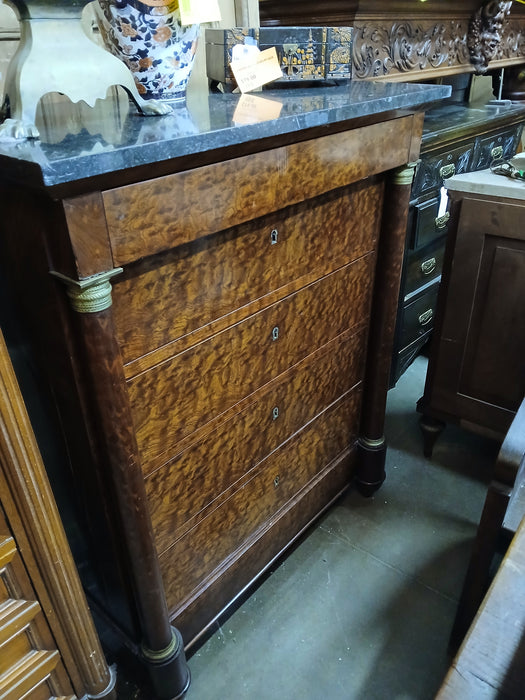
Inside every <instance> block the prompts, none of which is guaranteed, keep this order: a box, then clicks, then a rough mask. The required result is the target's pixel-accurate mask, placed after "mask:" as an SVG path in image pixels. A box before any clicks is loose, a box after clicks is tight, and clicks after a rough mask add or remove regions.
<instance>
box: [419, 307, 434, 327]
mask: <svg viewBox="0 0 525 700" xmlns="http://www.w3.org/2000/svg"><path fill="white" fill-rule="evenodd" d="M433 316H434V311H433V310H432V309H427V310H426V311H423V313H422V314H421V316H420V317H419V323H420V324H421V325H422V326H427V325H428V324H429V323H430V321H432V318H433Z"/></svg>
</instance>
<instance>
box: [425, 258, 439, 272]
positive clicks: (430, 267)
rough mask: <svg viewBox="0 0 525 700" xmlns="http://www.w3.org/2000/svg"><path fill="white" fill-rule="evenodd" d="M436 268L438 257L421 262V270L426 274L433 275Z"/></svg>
mask: <svg viewBox="0 0 525 700" xmlns="http://www.w3.org/2000/svg"><path fill="white" fill-rule="evenodd" d="M435 269H436V258H429V259H428V260H425V261H424V262H422V263H421V272H422V273H423V274H424V275H431V274H432V273H433V272H434V270H435Z"/></svg>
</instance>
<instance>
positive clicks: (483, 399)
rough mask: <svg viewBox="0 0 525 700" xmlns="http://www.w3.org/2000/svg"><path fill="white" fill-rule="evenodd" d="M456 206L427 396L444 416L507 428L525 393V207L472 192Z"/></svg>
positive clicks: (491, 428) (501, 431) (493, 427)
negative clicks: (524, 351) (523, 352)
mask: <svg viewBox="0 0 525 700" xmlns="http://www.w3.org/2000/svg"><path fill="white" fill-rule="evenodd" d="M455 211H456V212H457V215H459V220H458V225H457V238H456V241H455V248H454V258H453V266H452V271H451V274H450V280H449V282H448V287H447V288H446V289H444V290H443V295H442V296H443V302H440V304H441V305H442V309H443V314H444V316H443V321H442V325H441V327H440V333H439V339H438V340H436V347H435V348H434V352H435V357H436V361H435V363H433V365H434V370H433V374H432V375H431V381H429V382H428V383H427V384H428V391H431V392H432V395H431V398H430V394H428V393H427V390H426V396H428V397H429V399H430V403H431V407H432V410H435V411H437V412H438V414H439V412H441V413H443V414H444V415H446V414H451V415H453V416H461V418H462V420H463V421H466V422H472V423H473V424H477V425H480V426H481V425H483V426H485V427H486V428H487V429H489V430H492V431H496V432H498V433H501V434H503V433H504V432H505V431H506V429H507V427H508V425H509V423H510V421H511V419H512V416H513V415H514V412H515V410H516V408H517V406H518V404H519V401H520V399H521V398H522V397H523V394H524V393H525V369H524V367H525V365H524V364H523V359H522V357H521V356H520V351H519V348H523V347H524V345H525V319H524V316H523V314H522V313H521V310H522V308H523V303H522V300H523V294H524V292H525V284H524V282H523V280H524V276H525V232H524V230H523V226H522V222H523V220H524V216H525V206H524V205H523V204H521V203H517V202H516V201H515V200H514V201H508V200H499V201H490V200H486V199H483V198H478V197H468V196H465V197H464V198H463V200H462V201H461V206H460V207H458V208H457V209H456V210H455ZM511 282H512V283H511ZM445 299H446V302H445ZM508 390H510V392H511V393H510V395H509V396H507V397H505V393H504V392H505V391H508ZM513 399H514V401H513Z"/></svg>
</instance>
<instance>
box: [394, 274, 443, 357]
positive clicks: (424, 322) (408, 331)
mask: <svg viewBox="0 0 525 700" xmlns="http://www.w3.org/2000/svg"><path fill="white" fill-rule="evenodd" d="M438 288H439V284H435V285H433V286H432V287H431V288H430V289H428V290H427V291H426V292H425V293H424V294H422V295H421V296H418V297H417V298H416V299H414V301H411V302H409V303H408V304H406V305H405V307H404V309H403V323H402V327H401V328H402V330H401V342H400V347H401V348H405V347H406V346H407V345H410V343H413V342H414V340H416V338H419V337H421V336H424V335H427V334H428V333H430V331H431V330H432V328H433V325H434V315H435V310H436V301H437V294H438Z"/></svg>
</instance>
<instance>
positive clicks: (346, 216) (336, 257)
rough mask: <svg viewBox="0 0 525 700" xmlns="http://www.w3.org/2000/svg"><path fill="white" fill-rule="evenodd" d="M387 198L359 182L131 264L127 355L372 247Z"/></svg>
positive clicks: (119, 323) (124, 292)
mask: <svg viewBox="0 0 525 700" xmlns="http://www.w3.org/2000/svg"><path fill="white" fill-rule="evenodd" d="M381 197H382V185H380V184H377V183H376V184H372V185H370V184H367V185H365V184H361V183H360V184H358V185H355V186H351V187H348V188H343V189H339V190H337V191H336V192H331V193H329V194H327V195H325V196H323V197H320V198H319V199H318V200H314V201H308V202H303V203H301V204H299V205H295V206H293V207H289V208H287V209H285V210H282V211H279V212H276V213H275V214H270V215H268V216H266V217H262V218H260V219H257V220H256V221H254V222H249V223H247V224H242V225H240V226H238V227H236V228H234V229H229V230H228V231H223V232H220V233H218V234H215V235H212V236H209V237H207V238H203V239H199V240H198V241H195V242H194V243H191V244H188V245H186V246H181V247H179V248H177V249H175V250H173V251H170V252H168V253H166V254H164V255H161V256H160V255H159V256H156V257H155V258H148V259H147V260H144V261H142V262H140V263H139V264H136V265H133V266H130V267H129V268H128V269H127V270H126V271H125V273H124V275H123V276H121V277H119V278H117V279H116V280H115V283H114V287H113V313H114V318H115V323H116V329H117V335H118V337H119V340H120V344H121V348H122V353H123V356H124V361H125V362H129V361H131V360H134V359H135V358H138V357H141V356H143V355H145V354H147V353H150V352H151V351H152V350H154V349H156V348H158V347H160V346H165V345H166V344H168V343H170V342H173V341H175V340H177V339H179V338H180V337H181V336H184V335H187V334H188V333H192V332H193V333H194V332H195V331H196V330H197V329H199V328H202V327H203V326H206V325H208V326H209V324H213V325H212V328H213V331H214V332H217V331H218V330H221V328H222V327H225V326H226V325H229V324H230V323H231V322H232V321H235V320H237V317H239V316H240V317H242V316H246V315H247V314H248V311H247V310H246V308H244V309H243V308H242V307H246V304H248V303H249V302H252V301H254V300H257V299H260V298H262V297H265V296H267V295H268V294H270V293H272V292H274V291H275V290H278V292H279V293H278V295H277V294H274V296H277V298H278V297H283V296H285V295H286V293H289V292H291V291H295V290H296V289H298V288H299V287H300V286H303V285H304V284H307V283H309V282H312V281H314V280H315V279H318V278H319V277H322V276H323V275H324V274H327V273H328V272H331V271H333V270H335V269H337V268H338V267H341V266H342V265H344V264H346V263H348V262H351V261H352V260H355V259H357V258H359V257H361V256H362V255H364V254H365V253H367V252H369V251H370V250H372V249H373V248H374V247H375V244H376V240H377V232H378V226H379V215H380V211H381ZM279 290H280V291H279ZM273 300H274V299H273V297H272V298H270V299H269V300H265V301H266V303H265V305H267V304H268V303H269V302H271V301H273ZM239 307H240V311H239V312H237V313H236V315H235V317H234V318H230V317H229V315H230V314H232V312H234V311H235V310H236V309H238V308H239ZM207 334H208V335H210V328H208V329H207ZM197 339H198V338H197ZM195 340H196V339H195V338H192V341H193V342H195ZM170 354H173V351H171V353H170ZM155 359H157V358H155ZM147 361H150V360H146V361H144V363H145V362H147ZM144 363H143V364H144ZM137 365H138V363H136V364H135V367H133V368H130V371H136V367H137Z"/></svg>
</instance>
